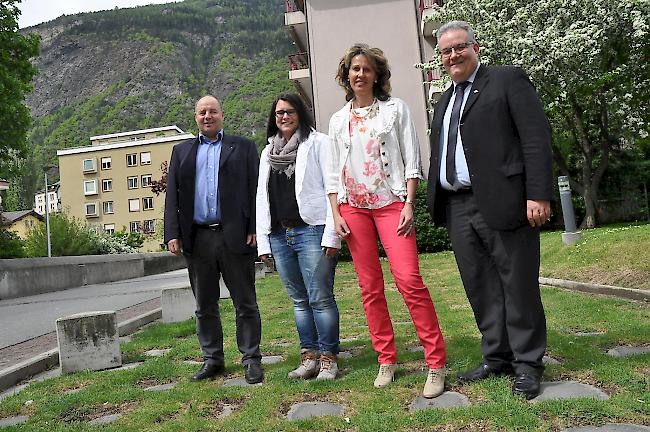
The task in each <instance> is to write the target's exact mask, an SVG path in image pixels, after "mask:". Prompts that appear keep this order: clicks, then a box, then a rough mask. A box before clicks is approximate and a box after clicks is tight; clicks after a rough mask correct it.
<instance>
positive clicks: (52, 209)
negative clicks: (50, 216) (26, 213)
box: [34, 182, 61, 216]
mask: <svg viewBox="0 0 650 432" xmlns="http://www.w3.org/2000/svg"><path fill="white" fill-rule="evenodd" d="M60 185H61V182H56V183H54V184H51V185H47V196H46V195H45V190H40V191H38V192H36V193H35V194H34V211H35V212H36V213H38V214H40V215H41V216H42V215H44V214H45V206H46V204H47V205H49V213H58V212H59V211H61V197H60V195H59V188H60ZM46 198H47V199H46Z"/></svg>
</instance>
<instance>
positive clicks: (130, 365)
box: [108, 362, 144, 372]
mask: <svg viewBox="0 0 650 432" xmlns="http://www.w3.org/2000/svg"><path fill="white" fill-rule="evenodd" d="M141 364H144V362H135V363H127V364H125V365H122V366H120V367H117V368H113V369H109V370H108V371H109V372H117V371H123V370H130V369H135V368H137V367H138V366H140V365H141Z"/></svg>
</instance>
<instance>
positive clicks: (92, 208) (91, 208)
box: [85, 202, 97, 217]
mask: <svg viewBox="0 0 650 432" xmlns="http://www.w3.org/2000/svg"><path fill="white" fill-rule="evenodd" d="M85 206H86V217H97V203H94V202H93V203H86V204H85Z"/></svg>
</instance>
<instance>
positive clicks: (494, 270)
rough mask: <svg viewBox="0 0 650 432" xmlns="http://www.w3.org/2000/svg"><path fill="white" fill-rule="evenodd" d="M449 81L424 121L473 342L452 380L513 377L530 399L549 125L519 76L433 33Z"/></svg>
mask: <svg viewBox="0 0 650 432" xmlns="http://www.w3.org/2000/svg"><path fill="white" fill-rule="evenodd" d="M436 36H437V40H438V49H439V51H440V54H441V58H442V63H443V65H444V67H445V69H446V70H447V72H448V73H449V75H450V76H451V78H452V80H453V86H451V87H450V88H449V89H448V90H447V91H446V92H445V93H444V94H443V95H442V97H441V98H440V101H439V102H438V104H437V106H436V108H435V113H434V118H433V121H432V124H431V161H430V168H429V182H428V191H427V192H428V196H427V203H428V207H429V211H430V212H431V215H432V217H433V220H434V222H435V223H437V224H443V223H446V225H447V229H448V232H449V236H450V239H451V243H452V247H453V250H454V254H455V257H456V263H457V264H458V269H459V271H460V275H461V279H462V281H463V285H464V287H465V292H466V293H467V297H468V299H469V302H470V304H471V306H472V310H473V311H474V317H475V318H476V323H477V325H478V328H479V330H480V331H481V335H482V341H481V350H482V353H483V361H482V363H481V365H480V366H479V367H478V368H476V369H473V370H470V371H468V372H466V373H463V374H460V375H459V376H458V380H459V381H460V382H461V383H466V382H472V381H477V380H481V379H484V378H487V377H489V376H492V375H499V374H511V373H514V374H515V380H514V383H513V386H512V391H513V393H514V394H516V395H522V396H524V397H526V398H527V399H531V398H533V397H535V396H537V395H538V394H539V391H540V379H541V376H542V373H543V371H544V366H543V364H542V357H543V355H544V352H545V350H546V318H545V316H544V308H543V306H542V301H541V298H540V292H539V283H538V277H539V228H540V227H541V226H542V224H543V223H544V222H545V221H546V220H547V219H548V218H549V217H550V200H551V197H552V194H553V186H552V181H553V180H552V168H551V164H552V162H551V133H550V126H549V123H548V120H547V118H546V115H545V114H544V110H543V108H542V105H541V102H540V100H539V98H538V96H537V94H536V92H535V89H534V88H533V86H532V84H531V83H530V81H529V79H528V77H527V76H526V74H525V73H524V72H523V71H522V70H521V69H519V68H516V67H512V66H485V65H481V64H480V63H479V59H478V54H479V45H478V44H477V43H476V39H475V35H474V30H473V29H472V28H471V27H470V25H469V24H468V23H466V22H464V21H451V22H449V23H447V24H445V25H444V26H442V27H441V28H440V29H439V30H438V32H437V34H436Z"/></svg>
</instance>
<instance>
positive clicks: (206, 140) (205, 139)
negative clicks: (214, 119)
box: [199, 129, 223, 144]
mask: <svg viewBox="0 0 650 432" xmlns="http://www.w3.org/2000/svg"><path fill="white" fill-rule="evenodd" d="M222 139H223V129H221V130H220V131H219V133H218V134H217V139H216V140H214V141H210V138H208V137H207V136H205V135H203V134H202V133H200V132H199V143H200V144H216V143H218V142H220V141H221V140H222Z"/></svg>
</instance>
